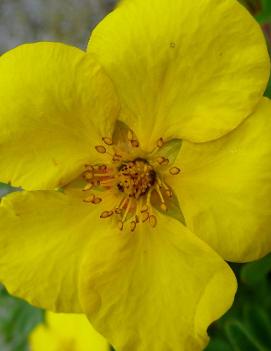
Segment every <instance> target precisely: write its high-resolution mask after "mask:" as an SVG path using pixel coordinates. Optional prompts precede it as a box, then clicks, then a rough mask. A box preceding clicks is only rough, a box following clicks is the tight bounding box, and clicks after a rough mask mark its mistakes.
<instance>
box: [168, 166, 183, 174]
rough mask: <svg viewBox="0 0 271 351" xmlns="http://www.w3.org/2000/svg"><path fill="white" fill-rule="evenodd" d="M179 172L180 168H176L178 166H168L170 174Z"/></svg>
mask: <svg viewBox="0 0 271 351" xmlns="http://www.w3.org/2000/svg"><path fill="white" fill-rule="evenodd" d="M180 172H181V170H180V168H178V167H172V168H170V170H169V173H170V174H171V175H177V174H179V173H180Z"/></svg>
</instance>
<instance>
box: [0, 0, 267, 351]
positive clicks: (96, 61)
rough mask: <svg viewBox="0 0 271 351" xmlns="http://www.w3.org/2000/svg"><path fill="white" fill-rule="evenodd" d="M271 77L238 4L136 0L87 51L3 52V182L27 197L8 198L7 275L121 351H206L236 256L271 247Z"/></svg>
mask: <svg viewBox="0 0 271 351" xmlns="http://www.w3.org/2000/svg"><path fill="white" fill-rule="evenodd" d="M100 65H101V66H100ZM102 67H103V68H102ZM105 72H106V73H105ZM268 75H269V57H268V53H267V49H266V45H265V41H264V38H263V35H262V33H261V31H260V29H259V27H258V25H257V24H256V22H255V21H254V19H253V18H252V17H251V16H250V15H249V14H248V12H247V11H246V10H245V9H244V8H243V7H242V6H241V5H240V4H238V2H237V1H234V0H220V1H217V0H198V1H194V2H191V0H179V1H176V0H123V1H122V2H121V3H120V5H119V6H118V8H117V9H116V10H115V11H113V12H112V14H110V15H109V16H108V17H106V18H105V19H104V20H103V21H102V22H101V24H100V25H98V27H97V28H96V29H95V31H94V33H93V35H92V37H91V40H90V44H89V47H88V52H87V53H85V52H82V51H81V50H79V49H76V48H72V47H69V46H66V45H61V44H56V43H55V44H53V43H37V44H29V45H23V46H19V47H18V48H16V49H14V50H11V51H10V52H8V53H6V54H4V55H3V56H2V57H1V59H0V77H1V79H0V101H1V104H0V164H1V169H0V180H1V181H2V182H10V183H11V184H12V185H14V186H21V187H22V188H23V189H24V191H23V192H17V193H13V194H11V195H9V196H7V197H5V198H4V199H3V200H2V203H1V210H0V233H1V234H0V280H1V281H2V282H3V283H4V284H5V285H6V286H7V288H8V289H9V291H10V292H11V293H13V294H15V295H18V296H20V297H23V298H24V299H26V300H28V301H29V302H31V303H32V304H34V305H38V306H42V307H44V308H47V309H50V310H55V311H60V312H85V313H86V314H87V316H88V318H89V320H90V321H91V322H92V324H93V325H94V327H95V328H96V329H97V330H98V331H99V332H100V333H101V334H103V335H104V336H105V337H106V338H107V339H108V340H109V342H110V343H111V344H113V345H114V347H115V348H116V349H117V350H118V351H149V350H152V351H173V350H185V351H198V350H202V349H203V348H204V346H205V345H206V344H207V342H208V336H207V332H206V330H207V327H208V326H209V325H210V323H212V322H213V321H214V320H215V319H217V318H219V317H220V316H221V315H222V314H223V313H224V312H225V311H226V310H227V309H228V308H229V307H230V306H231V303H232V300H233V297H234V293H235V290H236V282H235V278H234V275H233V273H232V271H231V270H230V268H229V267H228V265H227V264H226V263H225V262H224V260H223V259H226V260H230V261H237V262H244V261H248V260H253V259H256V258H258V257H261V256H263V255H264V254H266V253H267V252H269V251H270V249H271V240H270V232H269V228H270V222H271V165H270V157H271V141H270V131H271V119H270V113H271V102H270V100H268V99H267V98H263V97H262V95H263V92H264V89H265V86H266V83H267V80H268Z"/></svg>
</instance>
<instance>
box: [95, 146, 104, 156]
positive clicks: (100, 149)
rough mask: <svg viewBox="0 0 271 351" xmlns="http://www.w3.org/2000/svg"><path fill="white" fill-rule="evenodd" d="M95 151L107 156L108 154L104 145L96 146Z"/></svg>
mask: <svg viewBox="0 0 271 351" xmlns="http://www.w3.org/2000/svg"><path fill="white" fill-rule="evenodd" d="M95 149H96V151H97V152H99V153H100V154H105V153H106V148H105V147H104V146H103V145H96V146H95Z"/></svg>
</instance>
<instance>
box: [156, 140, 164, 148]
mask: <svg viewBox="0 0 271 351" xmlns="http://www.w3.org/2000/svg"><path fill="white" fill-rule="evenodd" d="M163 145H164V140H163V138H159V139H158V140H157V142H156V146H157V147H158V148H159V149H160V148H161V147H162V146H163Z"/></svg>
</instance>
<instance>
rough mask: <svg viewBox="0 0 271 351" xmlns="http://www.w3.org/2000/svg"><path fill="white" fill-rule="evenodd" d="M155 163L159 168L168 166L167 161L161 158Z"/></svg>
mask: <svg viewBox="0 0 271 351" xmlns="http://www.w3.org/2000/svg"><path fill="white" fill-rule="evenodd" d="M157 162H158V163H159V165H161V166H167V165H168V164H169V160H168V159H167V158H165V157H163V156H160V157H158V159H157Z"/></svg>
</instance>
